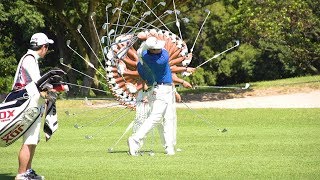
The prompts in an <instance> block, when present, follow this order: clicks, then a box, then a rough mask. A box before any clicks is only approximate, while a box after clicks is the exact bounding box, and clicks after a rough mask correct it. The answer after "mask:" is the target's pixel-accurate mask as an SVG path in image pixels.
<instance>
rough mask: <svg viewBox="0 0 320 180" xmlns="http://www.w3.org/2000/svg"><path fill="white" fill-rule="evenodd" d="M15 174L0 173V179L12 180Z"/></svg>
mask: <svg viewBox="0 0 320 180" xmlns="http://www.w3.org/2000/svg"><path fill="white" fill-rule="evenodd" d="M15 177H16V176H14V175H12V174H0V179H1V180H9V179H10V180H12V179H14V178H15Z"/></svg>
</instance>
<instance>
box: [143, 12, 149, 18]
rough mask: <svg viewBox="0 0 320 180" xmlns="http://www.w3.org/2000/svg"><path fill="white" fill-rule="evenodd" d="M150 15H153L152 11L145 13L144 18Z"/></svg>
mask: <svg viewBox="0 0 320 180" xmlns="http://www.w3.org/2000/svg"><path fill="white" fill-rule="evenodd" d="M150 14H151V11H147V12H145V13H143V15H142V17H146V16H149V15H150Z"/></svg>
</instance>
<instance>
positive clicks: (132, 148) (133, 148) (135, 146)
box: [128, 137, 140, 156]
mask: <svg viewBox="0 0 320 180" xmlns="http://www.w3.org/2000/svg"><path fill="white" fill-rule="evenodd" d="M128 146H129V154H130V155H131V156H138V150H139V147H140V146H139V142H137V141H136V140H134V139H133V138H132V137H129V138H128Z"/></svg>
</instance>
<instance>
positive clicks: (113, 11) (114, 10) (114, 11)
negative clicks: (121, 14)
mask: <svg viewBox="0 0 320 180" xmlns="http://www.w3.org/2000/svg"><path fill="white" fill-rule="evenodd" d="M117 10H120V8H117V7H116V8H114V9H112V11H111V12H112V14H114V13H116V11H117Z"/></svg>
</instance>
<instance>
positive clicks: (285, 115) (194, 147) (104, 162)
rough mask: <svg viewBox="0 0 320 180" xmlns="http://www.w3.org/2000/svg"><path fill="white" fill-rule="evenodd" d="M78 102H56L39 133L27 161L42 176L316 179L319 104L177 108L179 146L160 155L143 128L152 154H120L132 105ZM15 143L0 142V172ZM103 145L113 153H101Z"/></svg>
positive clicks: (6, 174) (2, 175) (11, 169)
mask: <svg viewBox="0 0 320 180" xmlns="http://www.w3.org/2000/svg"><path fill="white" fill-rule="evenodd" d="M83 103H84V101H79V100H78V101H75V100H74V101H70V100H68V101H58V104H57V106H58V112H59V120H60V121H59V129H58V131H57V132H56V133H55V134H54V136H53V137H52V139H51V140H50V141H49V142H45V140H44V138H43V134H42V140H41V141H42V142H41V143H40V145H39V146H38V148H37V152H36V155H35V158H34V162H33V168H34V169H35V170H36V171H37V172H39V173H40V174H42V175H44V176H45V177H46V179H319V178H320V153H319V152H320V131H319V129H320V121H319V118H318V117H319V113H320V109H241V110H240V109H239V110H227V109H197V110H195V111H196V113H200V114H201V115H202V116H203V117H204V118H205V119H204V120H205V121H208V122H210V123H211V124H213V125H214V127H212V126H209V125H208V124H207V123H206V122H204V120H201V119H198V118H197V116H195V111H190V110H188V109H178V146H177V147H178V148H180V149H182V151H181V152H177V153H176V155H175V156H166V155H165V154H164V150H163V148H162V146H161V145H160V141H159V136H158V134H157V133H155V134H156V135H155V143H154V145H153V146H152V143H151V139H152V138H151V137H152V136H151V135H149V139H148V140H147V141H146V144H145V146H144V150H149V149H151V148H152V149H153V150H154V151H155V156H149V155H148V153H145V154H144V155H143V156H139V157H131V156H128V155H127V153H126V151H127V150H128V147H127V144H126V139H127V137H128V136H129V134H130V133H131V132H130V133H128V134H126V135H125V136H124V138H123V139H121V140H120V142H119V143H118V145H116V146H113V145H114V144H115V142H116V140H117V139H118V138H119V137H120V136H121V134H122V133H123V132H124V130H125V129H126V127H127V126H128V124H129V123H130V121H132V120H133V117H134V114H135V112H134V111H130V110H128V109H120V108H93V107H92V106H87V105H85V104H83ZM99 103H101V102H99ZM65 111H68V112H69V115H67V114H66V113H65ZM120 117H121V118H120ZM112 122H113V123H112ZM75 124H78V125H82V126H83V128H80V129H76V128H74V125H75ZM217 128H227V129H228V132H226V133H221V132H219V131H217ZM86 135H90V136H92V137H93V138H92V139H86V138H85V136H86ZM20 143H21V142H20V141H18V142H16V143H15V144H13V145H11V146H9V147H6V148H1V149H0V152H1V155H0V162H1V168H0V179H13V177H14V176H15V174H16V171H17V167H18V162H17V152H18V150H19V148H20ZM110 147H113V148H114V151H115V153H108V148H110Z"/></svg>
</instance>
